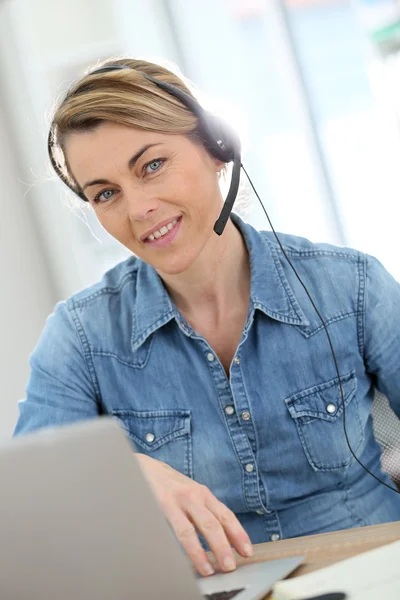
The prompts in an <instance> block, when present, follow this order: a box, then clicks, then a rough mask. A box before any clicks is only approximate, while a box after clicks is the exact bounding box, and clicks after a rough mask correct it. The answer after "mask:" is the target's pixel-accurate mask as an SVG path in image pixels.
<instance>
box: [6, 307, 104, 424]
mask: <svg viewBox="0 0 400 600" xmlns="http://www.w3.org/2000/svg"><path fill="white" fill-rule="evenodd" d="M82 335H83V332H82V331H81V329H80V330H79V333H78V330H77V328H76V325H75V323H74V320H73V318H72V315H71V311H70V310H69V308H68V306H67V304H66V303H65V302H61V303H59V304H58V305H57V306H56V308H55V310H54V312H53V314H52V315H50V317H48V319H47V322H46V325H45V327H44V330H43V332H42V334H41V336H40V338H39V341H38V344H37V346H36V348H35V349H34V351H33V353H32V355H31V357H30V360H29V364H30V368H31V372H30V377H29V380H28V384H27V387H26V397H25V399H24V400H21V401H20V402H19V410H20V414H19V418H18V420H17V424H16V427H15V429H14V435H20V434H23V433H27V432H31V431H34V430H36V429H39V428H42V427H47V426H57V425H63V424H67V423H72V422H74V421H78V420H83V419H88V418H93V417H95V416H97V415H98V414H99V406H100V404H99V402H98V399H97V397H96V381H95V379H94V372H93V369H92V370H91V369H90V364H91V363H90V362H89V361H90V357H89V356H88V355H87V353H86V352H85V348H86V347H87V346H86V344H85V342H84V340H83V339H82V337H81V336H82Z"/></svg>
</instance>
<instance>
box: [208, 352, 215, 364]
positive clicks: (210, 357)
mask: <svg viewBox="0 0 400 600" xmlns="http://www.w3.org/2000/svg"><path fill="white" fill-rule="evenodd" d="M207 360H209V361H210V362H212V361H213V360H214V354H213V353H212V352H209V353H208V354H207Z"/></svg>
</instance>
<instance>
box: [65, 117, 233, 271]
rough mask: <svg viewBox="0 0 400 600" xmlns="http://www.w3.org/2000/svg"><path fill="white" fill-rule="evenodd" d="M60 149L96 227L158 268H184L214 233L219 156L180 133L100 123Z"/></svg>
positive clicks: (218, 201) (219, 201)
mask: <svg viewBox="0 0 400 600" xmlns="http://www.w3.org/2000/svg"><path fill="white" fill-rule="evenodd" d="M65 152H66V156H67V159H68V163H69V166H70V169H71V171H72V173H73V175H74V177H75V179H76V181H77V182H78V184H79V186H80V187H81V189H82V190H83V192H84V194H85V196H86V197H87V198H88V200H89V202H90V203H91V205H92V206H93V209H94V211H95V213H96V215H97V217H98V219H99V221H100V223H101V224H102V225H103V227H104V228H105V229H106V230H107V231H108V233H110V234H111V235H112V236H113V237H114V238H115V239H117V240H118V241H119V242H121V244H123V245H124V246H126V247H127V248H128V249H129V250H131V251H132V252H133V253H134V254H136V255H137V256H139V257H140V258H142V259H143V260H144V261H146V262H147V263H148V264H150V265H152V266H153V267H154V268H155V269H156V270H157V271H159V272H160V273H165V274H170V275H172V274H177V273H182V272H184V271H186V269H188V268H189V267H190V266H191V265H192V264H193V263H194V262H195V260H196V259H197V258H198V257H199V255H200V254H201V252H202V251H203V249H204V248H205V246H206V244H207V241H208V240H209V239H210V237H211V236H214V235H215V234H214V232H213V226H214V223H215V221H216V219H217V218H218V215H219V212H220V210H221V204H222V197H221V193H220V189H219V185H218V171H220V170H221V168H222V167H223V163H220V162H219V161H216V160H215V159H213V158H212V157H211V156H210V155H209V154H208V153H207V152H206V150H205V149H204V148H203V146H201V145H200V144H196V143H194V142H192V141H191V140H189V139H188V138H187V137H186V136H183V135H166V134H160V133H156V132H149V131H141V130H139V129H135V128H132V127H126V126H123V125H117V124H113V123H104V124H102V125H100V126H99V127H98V128H96V129H95V130H94V131H91V132H85V133H74V134H71V135H70V136H69V137H68V138H67V142H66V148H65Z"/></svg>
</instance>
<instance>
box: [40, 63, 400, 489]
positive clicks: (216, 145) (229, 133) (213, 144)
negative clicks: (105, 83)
mask: <svg viewBox="0 0 400 600" xmlns="http://www.w3.org/2000/svg"><path fill="white" fill-rule="evenodd" d="M123 69H130V70H134V69H133V68H132V67H130V66H128V65H108V66H105V67H101V68H99V69H96V70H94V71H92V72H91V73H90V75H97V74H100V73H107V72H111V71H121V70H123ZM136 72H138V71H136ZM140 74H141V75H143V77H145V78H146V79H147V80H148V81H150V82H152V83H153V84H154V85H156V86H157V87H159V88H160V89H162V90H164V91H166V92H167V93H168V94H170V95H171V96H173V97H175V98H177V99H178V100H180V101H181V102H182V104H183V105H184V106H186V108H188V109H189V110H190V111H191V112H192V113H193V114H194V115H195V116H196V117H197V118H198V126H197V134H198V136H199V137H200V139H201V141H202V142H203V144H204V147H205V148H206V149H207V150H208V151H209V152H210V154H212V156H214V157H215V158H217V159H218V160H220V161H222V162H225V163H230V162H232V163H233V167H232V176H231V182H230V187H229V191H228V194H227V196H226V199H225V201H224V205H223V207H222V211H221V213H220V216H219V217H218V219H217V221H216V222H215V225H214V231H215V233H216V234H217V235H222V233H223V231H224V229H225V226H226V224H227V222H228V219H229V217H230V214H231V212H232V209H233V205H234V202H235V200H236V196H237V193H238V189H239V181H240V170H241V169H243V172H244V173H245V175H246V177H247V179H248V181H249V183H250V185H251V187H252V189H253V192H254V193H255V195H256V197H257V199H258V201H259V202H260V204H261V207H262V209H263V211H264V213H265V216H266V217H267V220H268V223H269V225H270V227H271V230H272V232H273V234H274V236H275V239H276V241H277V243H278V245H279V247H280V249H281V251H282V254H283V255H284V257H285V259H286V261H287V262H288V264H289V265H290V267H291V269H292V270H293V272H294V274H295V276H296V278H297V279H298V281H299V283H300V284H301V286H302V287H303V289H304V291H305V293H306V294H307V296H308V298H309V300H310V302H311V305H312V307H313V309H314V310H315V312H316V314H317V315H318V318H319V319H320V321H321V324H322V326H323V329H324V331H325V334H326V336H327V340H328V343H329V348H330V351H331V354H332V358H333V362H334V365H335V371H336V374H337V377H338V382H339V390H340V397H341V400H342V405H343V428H344V434H345V438H346V443H347V446H348V448H349V450H350V452H351V454H352V455H353V457H354V459H355V460H356V461H357V463H358V464H359V465H360V466H361V467H362V468H363V469H364V471H366V472H367V473H368V474H369V475H371V476H372V477H373V478H374V479H376V480H377V481H378V482H379V483H381V484H383V485H384V486H386V487H388V488H389V489H390V490H393V491H394V492H396V493H397V494H400V490H398V489H396V488H395V487H393V486H391V485H389V484H387V483H386V482H385V481H383V480H382V479H380V478H379V477H377V476H376V475H375V474H374V473H372V472H371V471H370V470H369V469H368V468H367V467H366V466H365V465H363V464H362V462H361V461H360V460H359V459H358V457H357V456H356V455H355V453H354V451H353V449H352V447H351V445H350V441H349V438H348V435H347V429H346V405H345V400H344V394H343V388H342V381H341V378H340V373H339V367H338V363H337V359H336V354H335V351H334V348H333V344H332V340H331V337H330V335H329V331H328V328H327V326H326V324H325V320H324V319H323V317H322V315H321V313H320V312H319V310H318V308H317V306H316V305H315V302H314V300H313V299H312V297H311V295H310V293H309V291H308V289H307V287H306V286H305V284H304V282H303V281H302V279H301V277H300V275H299V274H298V273H297V271H296V269H295V267H294V266H293V264H292V262H291V260H290V259H289V257H288V255H287V253H286V251H285V249H284V247H283V246H282V244H281V241H280V239H279V237H278V235H277V234H276V231H275V229H274V227H273V225H272V222H271V219H270V218H269V215H268V213H267V210H266V208H265V206H264V204H263V202H262V200H261V198H260V196H259V195H258V193H257V190H256V189H255V187H254V185H253V182H252V181H251V179H250V176H249V174H248V173H247V171H246V169H245V168H244V166H243V164H242V161H241V144H240V140H239V137H238V135H237V134H236V133H235V132H234V131H233V129H232V128H231V127H229V125H228V124H227V123H225V122H224V121H222V119H220V118H219V117H217V116H215V115H213V114H212V113H210V112H208V111H206V110H205V109H204V108H202V106H201V105H200V104H199V103H198V102H197V100H196V99H195V98H193V97H192V96H190V95H189V94H187V93H186V92H184V91H183V90H180V89H179V88H177V87H175V86H174V85H172V84H171V83H168V82H166V81H162V80H160V79H156V78H155V77H152V76H151V75H148V74H147V73H143V72H142V71H140ZM54 144H55V139H54V132H53V131H52V129H50V133H49V138H48V153H49V157H50V161H51V164H52V166H53V168H54V170H55V171H56V173H57V175H58V176H59V177H60V179H61V180H62V181H63V182H64V183H65V184H66V185H67V186H68V187H69V189H71V190H72V191H73V192H74V193H76V194H77V195H78V196H79V197H80V198H82V200H85V202H87V201H88V200H87V198H86V197H85V196H84V194H83V193H82V192H80V190H78V189H74V188H73V187H72V186H71V184H70V183H69V182H68V180H67V179H66V177H65V176H64V174H63V172H62V168H61V165H60V164H59V163H58V162H57V160H56V159H55V157H54V153H53V148H54Z"/></svg>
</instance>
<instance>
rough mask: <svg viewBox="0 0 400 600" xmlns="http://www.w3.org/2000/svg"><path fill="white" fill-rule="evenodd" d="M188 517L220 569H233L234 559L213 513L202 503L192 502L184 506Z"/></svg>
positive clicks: (223, 532)
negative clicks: (203, 539) (202, 537)
mask: <svg viewBox="0 0 400 600" xmlns="http://www.w3.org/2000/svg"><path fill="white" fill-rule="evenodd" d="M186 509H187V511H188V517H189V518H190V520H191V521H192V523H193V524H194V526H195V527H196V529H197V530H198V531H199V532H200V533H201V534H202V535H203V536H204V538H205V540H206V542H207V544H208V545H209V547H210V550H211V551H212V553H213V554H214V556H215V558H216V560H217V563H218V565H219V567H220V569H221V570H222V571H233V570H234V569H235V568H236V560H235V557H234V554H233V552H232V548H231V545H230V543H229V541H228V538H227V536H226V534H225V531H224V529H223V527H222V525H221V523H220V522H219V521H218V519H217V518H216V517H215V516H214V515H213V513H212V512H211V511H210V510H209V509H208V508H207V507H206V506H204V505H203V504H194V503H193V504H192V505H190V506H189V507H186Z"/></svg>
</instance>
